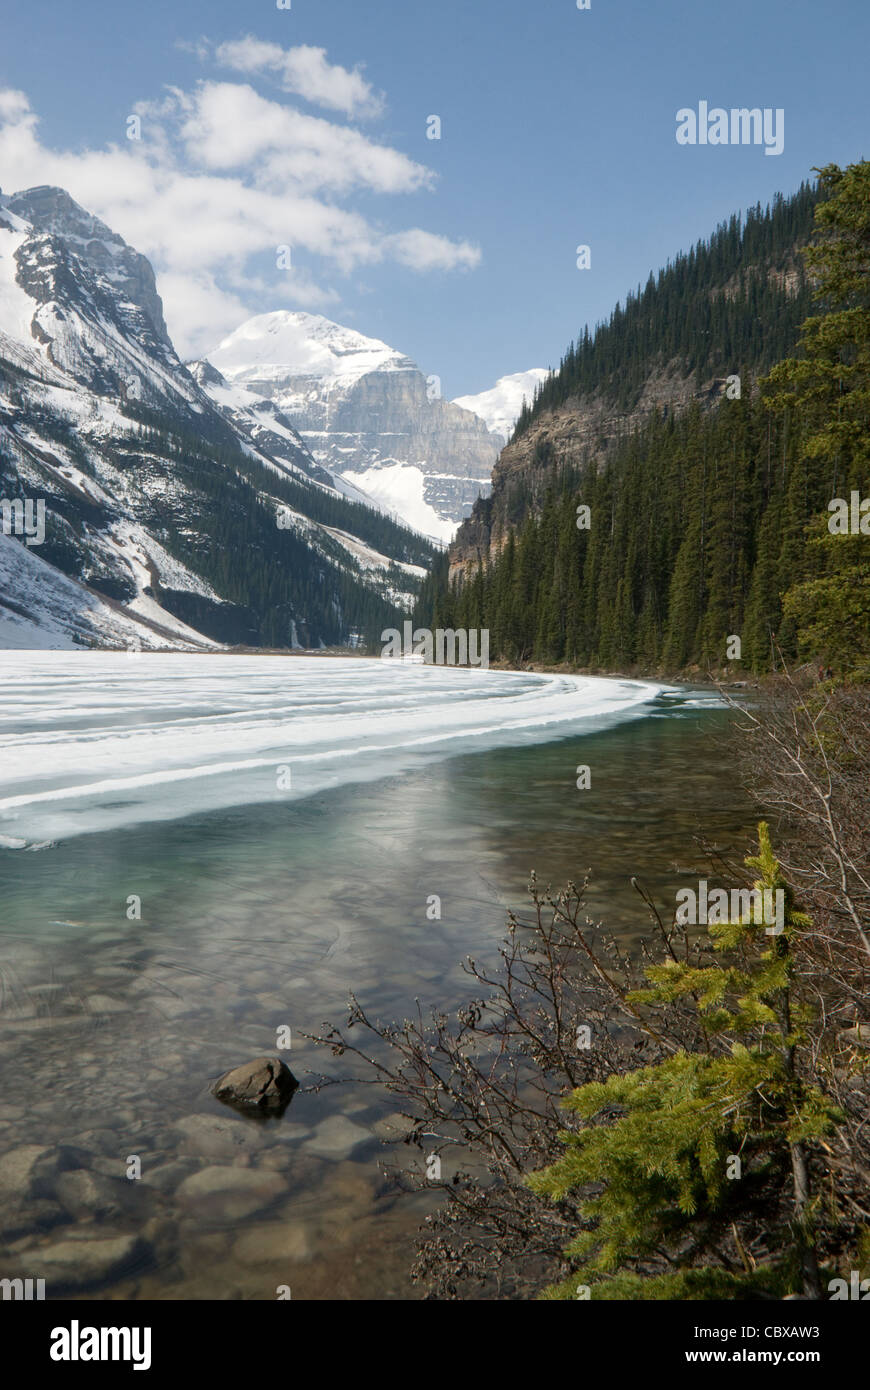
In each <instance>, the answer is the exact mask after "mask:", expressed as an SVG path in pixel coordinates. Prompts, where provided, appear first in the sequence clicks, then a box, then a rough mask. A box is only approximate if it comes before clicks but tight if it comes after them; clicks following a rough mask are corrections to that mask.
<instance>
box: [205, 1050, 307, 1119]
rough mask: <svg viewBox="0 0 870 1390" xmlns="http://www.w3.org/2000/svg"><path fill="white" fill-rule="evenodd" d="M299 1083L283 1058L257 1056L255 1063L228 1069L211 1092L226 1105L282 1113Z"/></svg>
mask: <svg viewBox="0 0 870 1390" xmlns="http://www.w3.org/2000/svg"><path fill="white" fill-rule="evenodd" d="M298 1085H299V1082H298V1081H297V1080H296V1077H295V1076H294V1075H293V1073H292V1071H290V1069H289V1067H286V1066H285V1065H284V1063H283V1062H282V1061H281V1059H280V1057H257V1058H255V1060H254V1061H253V1062H246V1063H245V1065H244V1066H241V1067H233V1069H232V1071H228V1072H225V1073H224V1075H223V1076H221V1077H219V1078H218V1080H217V1081H215V1083H214V1085H213V1086H212V1088H211V1091H212V1095H214V1096H217V1099H218V1100H222V1101H223V1102H224V1104H226V1105H235V1106H239V1107H241V1108H242V1109H254V1110H260V1111H264V1112H267V1113H269V1114H279V1115H280V1114H281V1113H282V1112H283V1111H284V1110H286V1108H287V1106H288V1105H289V1104H290V1101H291V1099H292V1097H293V1092H294V1091H295V1090H296V1089H297V1087H298Z"/></svg>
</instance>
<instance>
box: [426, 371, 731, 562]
mask: <svg viewBox="0 0 870 1390" xmlns="http://www.w3.org/2000/svg"><path fill="white" fill-rule="evenodd" d="M724 389H725V380H724V378H722V379H716V380H712V381H709V382H707V383H705V384H704V385H703V386H702V387H701V388H700V389H698V388H697V387H696V384H695V379H694V377H691V376H688V377H687V376H684V375H681V374H680V373H679V372H678V371H676V370H674V369H671V370H664V371H663V370H659V371H656V372H653V373H651V374H650V376H649V378H648V379H647V381H646V384H645V385H644V388H643V391H642V392H641V395H640V397H639V399H638V401H637V403H636V404H635V405H634V407H633V408H632V409H631V410H621V409H619V408H618V407H615V406H614V405H613V404H611V403H610V402H608V401H607V400H606V399H604V398H602V397H600V396H591V397H584V398H582V399H578V398H574V399H571V400H569V401H567V402H566V404H565V405H564V406H563V407H562V408H561V409H560V410H556V411H550V412H546V413H545V414H542V415H540V416H538V418H537V419H535V420H534V421H533V423H532V424H531V426H530V427H529V428H528V429H527V430H526V431H525V432H524V433H523V434H522V435H520V437H519V438H518V439H516V440H513V441H512V442H511V443H510V444H508V445H507V447H506V448H505V449H503V450H502V452H501V455H500V457H499V460H498V463H497V464H496V466H495V468H494V469H493V474H492V492H491V495H490V496H489V497H487V498H485V499H484V500H482V501H481V502H478V503H477V504H476V506H475V507H474V509H473V511H472V514H471V516H470V517H469V518H468V520H467V521H465V522H464V523H463V525H462V526H461V527H460V528H459V531H458V532H457V534H456V537H455V539H454V542H453V544H452V545H451V547H450V576H451V579H453V578H457V577H461V576H463V575H465V574H466V573H468V572H470V571H472V570H474V569H476V568H477V565H478V563H479V562H480V561H481V560H482V561H483V562H484V563H487V562H488V561H489V560H490V559H493V558H494V557H495V556H496V555H497V554H498V553H499V551H500V550H501V548H502V546H503V545H504V543H505V541H506V539H507V536H508V534H509V532H510V531H511V530H512V529H513V528H514V527H516V526H517V525H518V524H521V523H522V522H523V521H524V520H525V517H526V515H527V514H528V511H527V508H528V506H531V507H532V508H533V509H535V508H536V507H537V506H539V505H540V504H541V502H542V501H543V498H544V495H545V493H546V491H547V488H548V487H549V486H551V485H552V482H553V473H554V468H560V469H561V468H579V467H595V466H596V465H597V463H598V461H599V460H601V459H603V457H604V455H605V453H606V452H607V450H608V449H609V448H610V447H611V446H612V445H613V444H614V443H616V441H617V440H619V439H620V438H621V437H623V436H624V435H626V434H628V432H629V431H630V430H631V429H633V428H634V427H635V426H637V425H639V424H642V423H643V421H644V420H645V419H647V418H648V417H649V416H650V414H651V413H652V412H653V411H655V410H682V409H684V408H685V407H686V406H687V405H688V404H689V403H690V402H691V401H692V400H698V401H699V402H700V403H701V404H702V405H710V404H712V403H713V402H714V401H715V400H717V399H718V398H719V396H720V395H721V394H722V392H723V391H724ZM520 498H522V499H524V501H523V502H520V501H519V499H520Z"/></svg>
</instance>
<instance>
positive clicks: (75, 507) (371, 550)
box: [0, 187, 431, 648]
mask: <svg viewBox="0 0 870 1390" xmlns="http://www.w3.org/2000/svg"><path fill="white" fill-rule="evenodd" d="M0 512H2V515H0V646H20V647H25V646H69V645H71V644H74V643H79V644H84V645H99V646H125V647H131V646H132V647H142V648H149V647H150V648H154V647H172V646H194V647H196V646H198V647H208V646H212V645H216V644H225V643H232V644H239V643H244V644H249V645H254V646H256V645H268V646H297V645H318V644H320V643H340V642H347V641H352V640H354V636H353V635H354V633H356V632H360V631H362V630H365V629H368V630H373V629H374V628H375V627H383V626H392V625H394V619H395V617H396V607H397V605H398V606H401V607H404V608H407V606H408V603H409V601H410V598H411V596H412V594H413V592H414V590H415V588H416V587H417V584H418V582H419V575H420V573H421V572H422V571H421V567H422V566H423V565H425V564H426V563H427V561H428V559H429V557H430V554H431V552H430V550H429V548H428V547H427V546H426V545H425V543H423V542H422V541H421V540H420V538H419V537H416V536H413V535H412V534H411V533H409V532H408V531H406V530H403V529H402V528H400V527H398V526H396V525H395V524H394V523H393V522H391V521H390V520H389V519H388V518H386V517H384V516H383V515H382V514H381V513H379V512H378V511H377V510H375V509H374V508H371V507H364V506H362V505H359V504H358V503H355V502H353V501H351V500H348V499H347V498H346V497H345V496H344V495H343V493H342V490H341V489H339V488H337V487H336V486H335V485H334V483H333V480H332V478H331V476H330V474H329V473H328V472H326V471H325V470H324V469H323V468H322V467H321V466H320V465H319V464H318V463H317V462H316V460H315V459H314V458H313V457H312V455H311V452H310V451H309V449H308V448H307V447H306V445H305V444H304V443H303V441H302V440H301V438H300V437H299V435H298V433H297V432H296V431H295V430H294V428H293V426H292V424H291V423H290V422H289V421H288V420H287V419H286V418H285V416H284V415H283V414H282V413H281V411H280V409H278V408H277V407H276V406H275V405H274V404H273V403H272V402H270V401H266V400H264V399H263V398H262V397H261V396H255V395H252V394H251V393H250V392H248V391H246V390H244V389H243V388H242V387H240V386H236V385H231V384H230V383H227V382H226V381H224V380H223V379H222V378H221V377H220V375H219V373H217V372H216V371H215V370H214V369H212V368H210V367H209V366H207V365H206V364H199V365H198V366H196V367H195V368H194V369H193V370H188V368H187V367H185V366H184V365H183V364H182V363H181V361H180V360H179V358H178V356H177V354H176V352H175V349H174V348H173V345H172V343H171V341H170V339H169V337H168V334H167V331H166V325H165V323H164V320H163V309H162V304H161V301H160V297H159V295H158V293H157V289H156V284H155V278H154V273H153V270H152V268H151V266H150V264H149V262H148V261H147V260H146V259H145V258H144V257H143V256H141V255H139V254H138V253H137V252H136V251H135V250H133V249H132V248H131V247H129V246H128V245H127V244H126V243H125V242H124V241H123V240H122V239H121V238H120V237H119V236H117V235H116V234H115V233H114V232H112V231H111V230H110V228H108V227H106V226H105V225H104V224H103V223H102V222H100V221H99V220H98V219H97V218H95V217H93V216H91V215H90V214H89V213H88V212H86V211H85V210H84V209H83V208H81V207H79V206H78V204H76V203H75V202H74V201H73V200H72V198H70V196H69V195H68V194H67V193H66V192H65V191H64V190H62V189H58V188H49V187H40V188H32V189H27V190H25V191H24V192H20V193H16V194H13V195H11V196H6V197H0ZM39 533H41V534H39Z"/></svg>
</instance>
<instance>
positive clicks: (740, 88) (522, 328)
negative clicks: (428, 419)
mask: <svg viewBox="0 0 870 1390" xmlns="http://www.w3.org/2000/svg"><path fill="white" fill-rule="evenodd" d="M582 3H587V0H582ZM279 4H283V5H285V6H286V8H279ZM0 10H2V47H0V188H2V190H3V193H5V194H8V193H11V192H13V191H16V190H17V189H19V188H25V187H29V186H32V185H34V184H40V183H53V184H59V185H61V186H63V187H65V188H67V189H68V190H69V191H70V192H71V193H72V195H73V196H74V197H75V198H76V199H77V201H79V202H80V203H82V204H83V205H84V206H86V207H87V208H88V209H89V210H90V211H91V212H94V213H95V214H97V216H99V217H101V218H102V219H103V220H104V221H106V222H107V223H108V224H109V225H110V226H111V227H112V229H113V230H115V231H117V232H119V233H120V234H121V235H122V236H123V237H124V238H125V239H126V240H127V241H128V242H130V244H131V245H133V246H135V247H136V249H137V250H140V251H142V252H143V253H144V254H146V255H147V256H148V257H149V259H150V260H151V261H152V262H153V264H154V266H155V270H156V271H157V276H158V288H159V289H160V292H161V294H162V296H163V299H164V305H165V310H166V318H167V323H168V326H169V329H170V333H171V335H172V337H173V339H174V341H175V343H176V346H177V347H178V348H179V351H180V352H181V353H182V356H184V357H191V356H199V355H203V354H205V353H207V352H208V350H209V349H210V348H211V347H213V346H215V345H216V344H217V343H218V342H219V341H220V339H221V338H222V337H223V336H225V335H226V334H227V333H229V332H230V331H231V330H232V329H233V328H235V327H237V326H238V325H239V324H240V323H241V322H243V321H244V320H245V319H246V318H248V317H250V316H251V315H252V314H256V313H263V312H267V311H270V310H273V309H305V310H308V311H309V312H312V313H320V314H324V315H326V316H327V317H328V318H332V319H335V320H336V321H338V322H340V323H344V324H348V325H350V326H352V327H354V328H356V329H358V330H359V331H360V332H362V333H366V334H368V335H370V336H372V337H376V338H380V339H383V340H384V341H385V342H387V343H389V344H390V345H391V346H392V347H395V348H397V349H399V350H400V351H402V352H404V353H407V354H408V355H409V356H411V357H413V358H414V360H415V361H417V363H418V364H419V365H420V367H421V368H422V369H423V370H424V372H426V373H427V374H429V373H433V374H437V375H438V376H439V377H440V379H441V384H442V390H443V392H444V394H445V395H446V396H448V397H454V396H458V395H464V394H468V393H475V392H478V391H483V390H486V389H487V388H489V387H491V386H492V385H493V383H494V382H495V381H496V380H497V378H499V377H501V376H503V375H505V374H508V373H512V372H519V371H525V370H527V369H529V368H531V367H549V366H555V365H557V364H558V361H559V358H560V356H561V354H562V352H563V351H564V349H565V348H566V347H567V345H568V343H569V342H570V341H571V340H572V339H573V338H575V337H576V336H577V335H578V334H579V333H582V331H583V328H584V326H585V325H587V324H588V325H589V326H590V328H591V327H593V326H594V325H595V323H597V322H598V321H600V320H601V319H603V318H606V317H607V316H608V315H609V313H610V310H611V309H612V307H613V305H614V304H615V303H616V302H617V301H618V300H620V299H622V298H623V297H624V295H625V294H626V292H627V291H629V290H631V289H633V288H635V287H636V286H637V285H638V283H643V282H645V281H646V279H647V276H648V275H649V272H650V271H651V270H652V271H657V270H658V269H659V268H660V267H661V266H662V265H663V264H665V263H666V261H667V260H668V259H669V258H670V257H673V256H674V255H675V254H676V253H677V252H678V251H680V250H682V249H688V248H689V247H690V246H691V245H692V244H693V243H694V242H695V241H696V240H698V238H700V237H705V236H707V235H709V233H710V232H711V231H712V230H713V229H714V228H715V226H716V225H717V223H718V222H720V221H721V220H723V219H725V218H727V217H728V216H730V214H731V213H732V212H734V211H737V210H740V209H745V208H747V207H749V206H752V205H754V204H755V203H757V202H759V201H760V202H762V203H767V202H768V201H769V200H770V199H771V198H772V196H773V195H774V194H775V193H776V192H778V191H781V192H784V193H789V192H792V191H794V190H795V189H796V188H797V187H798V186H799V185H800V183H801V181H802V180H803V179H805V178H809V177H811V176H812V174H811V171H812V168H813V166H817V165H824V164H827V163H831V162H836V163H839V164H841V165H842V164H848V163H850V162H852V161H854V160H856V159H861V158H868V157H870V81H868V78H867V55H868V53H870V5H868V3H867V0H824V3H822V0H817V2H814V0H731V3H729V4H727V5H725V4H715V3H709V2H708V3H700V2H699V0H660V3H655V0H588V8H586V9H582V10H581V9H579V8H578V4H577V0H368V3H361V0H289V3H288V0H172V3H168V0H148V3H135V0H127V3H120V4H119V3H118V0H76V3H75V4H69V3H68V2H67V0H43V2H42V3H40V4H39V5H34V4H33V0H0ZM702 101H704V102H707V103H708V104H709V107H710V108H716V107H719V108H724V109H725V110H726V111H730V110H731V109H732V108H738V107H750V108H753V107H758V108H761V109H762V110H764V109H768V108H769V109H770V110H771V112H776V111H777V110H778V109H780V110H781V111H782V112H783V113H784V114H783V116H782V118H781V122H780V127H779V128H780V130H781V133H782V134H783V137H784V138H783V142H782V143H783V148H782V152H781V153H778V154H767V153H766V152H765V145H764V144H763V143H761V144H713V143H707V144H701V143H697V144H680V143H678V141H677V138H676V132H677V129H678V121H677V112H678V111H681V110H683V111H685V110H688V109H691V110H693V111H697V109H698V104H699V102H702ZM432 117H438V118H439V120H440V137H441V138H440V139H430V138H428V135H429V134H430V133H432V134H434V133H435V131H436V126H435V123H434V122H433V121H432V119H431V118H432ZM131 118H136V119H137V120H138V123H139V124H138V127H137V125H136V121H135V120H133V119H131ZM774 119H776V118H774ZM683 125H684V126H685V119H684V118H683ZM131 134H133V135H137V134H138V136H139V138H138V139H136V138H134V139H131V138H129V136H130V135H131ZM770 143H771V144H772V141H771V142H770ZM579 246H588V247H589V255H588V261H589V265H588V268H582V269H581V268H578V259H580V260H584V259H586V258H584V257H582V256H581V257H579V258H578V254H577V250H578V247H579Z"/></svg>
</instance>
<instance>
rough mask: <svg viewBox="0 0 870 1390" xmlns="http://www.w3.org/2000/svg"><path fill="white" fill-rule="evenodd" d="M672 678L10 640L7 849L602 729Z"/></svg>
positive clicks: (0, 688) (0, 668) (1, 786)
mask: <svg viewBox="0 0 870 1390" xmlns="http://www.w3.org/2000/svg"><path fill="white" fill-rule="evenodd" d="M664 688H665V687H662V686H660V685H655V684H652V683H650V682H645V681H633V680H620V679H603V678H596V677H583V676H567V675H537V674H530V673H519V672H508V671H482V670H458V669H445V668H442V667H435V666H411V665H405V664H403V663H400V662H391V661H380V660H358V659H347V660H342V659H328V658H318V657H280V656H272V657H259V656H205V655H203V656H200V655H188V654H174V655H168V654H160V655H152V654H148V653H143V654H140V655H137V656H135V657H130V656H127V655H125V654H123V653H108V652H81V653H57V652H22V651H16V652H12V651H5V652H0V849H2V848H3V847H5V848H7V849H11V848H25V847H36V846H39V847H42V846H43V845H44V844H45V842H46V841H51V840H59V839H65V838H68V837H70V836H73V835H77V834H82V833H87V832H91V831H98V830H104V829H108V828H113V827H119V826H123V825H134V824H137V823H141V822H143V821H149V820H170V819H173V818H177V817H181V816H187V815H192V814H197V813H201V812H206V811H213V810H218V809H221V808H224V807H230V806H240V805H248V804H253V803H262V802H268V801H273V800H274V801H280V802H286V801H287V800H288V798H291V799H292V798H296V797H300V796H307V795H310V794H311V793H313V792H317V791H321V790H323V789H326V788H330V787H337V786H340V785H342V784H343V783H348V782H353V781H361V780H369V779H373V778H378V777H384V776H392V775H395V774H397V773H399V772H402V771H403V770H405V769H408V768H412V767H419V766H420V765H421V764H422V763H424V762H426V761H427V760H430V759H432V758H443V757H449V756H451V755H453V754H456V753H469V752H474V751H475V750H477V749H484V748H493V747H498V746H506V745H516V744H523V743H534V742H541V741H546V740H549V739H552V738H558V737H561V736H563V735H570V734H573V733H577V732H584V731H586V730H588V731H592V730H593V729H600V728H602V727H603V726H605V725H607V724H610V723H612V722H614V721H619V720H622V719H625V718H629V717H633V716H636V715H638V714H642V713H644V712H645V711H644V708H643V707H644V705H648V704H649V702H650V701H652V700H654V699H655V698H656V696H657V695H658V694H660V693H661V692H662V690H663V689H664Z"/></svg>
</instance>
